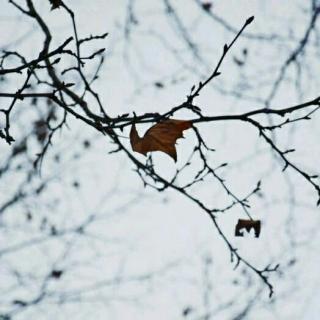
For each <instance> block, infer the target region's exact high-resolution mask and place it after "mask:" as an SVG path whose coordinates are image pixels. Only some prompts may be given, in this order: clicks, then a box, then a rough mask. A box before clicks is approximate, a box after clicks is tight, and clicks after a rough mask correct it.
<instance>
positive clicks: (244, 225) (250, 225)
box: [235, 219, 261, 238]
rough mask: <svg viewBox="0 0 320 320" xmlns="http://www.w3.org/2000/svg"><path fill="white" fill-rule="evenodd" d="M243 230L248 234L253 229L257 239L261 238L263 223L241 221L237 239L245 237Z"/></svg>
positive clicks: (238, 226) (236, 232)
mask: <svg viewBox="0 0 320 320" xmlns="http://www.w3.org/2000/svg"><path fill="white" fill-rule="evenodd" d="M242 229H246V230H247V232H250V230H251V229H253V230H254V234H255V237H256V238H259V235H260V231H261V221H260V220H245V219H239V220H238V223H237V225H236V229H235V236H236V237H243V232H241V230H242Z"/></svg>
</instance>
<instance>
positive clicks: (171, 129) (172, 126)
mask: <svg viewBox="0 0 320 320" xmlns="http://www.w3.org/2000/svg"><path fill="white" fill-rule="evenodd" d="M191 127H192V122H190V121H187V120H174V119H170V120H164V121H161V122H159V123H157V124H155V125H154V126H152V127H151V128H150V129H148V130H147V132H146V133H145V135H144V136H143V138H140V137H139V135H138V132H137V129H136V126H135V124H132V127H131V131H130V142H131V146H132V150H133V151H136V152H139V153H141V154H143V155H146V154H147V153H148V152H152V151H162V152H164V153H166V154H168V155H169V156H170V157H172V158H173V159H174V161H177V151H176V147H175V144H176V141H177V139H179V138H183V134H182V132H183V131H184V130H187V129H189V128H191Z"/></svg>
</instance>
